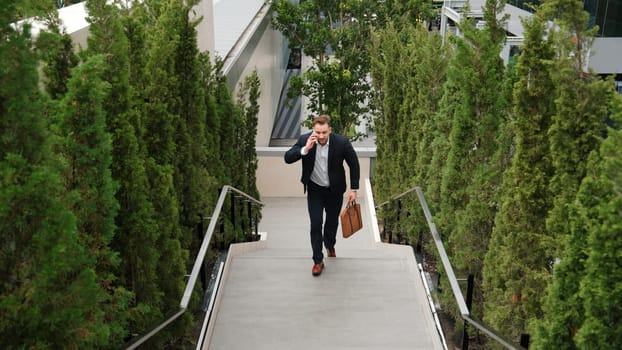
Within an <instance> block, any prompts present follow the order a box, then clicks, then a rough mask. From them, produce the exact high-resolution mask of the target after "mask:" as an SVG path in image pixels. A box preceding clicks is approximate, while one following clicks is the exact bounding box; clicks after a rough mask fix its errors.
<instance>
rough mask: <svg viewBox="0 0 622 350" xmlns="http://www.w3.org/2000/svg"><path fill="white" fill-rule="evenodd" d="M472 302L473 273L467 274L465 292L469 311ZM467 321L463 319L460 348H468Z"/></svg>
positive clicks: (466, 349)
mask: <svg viewBox="0 0 622 350" xmlns="http://www.w3.org/2000/svg"><path fill="white" fill-rule="evenodd" d="M472 304H473V274H469V277H468V278H467V293H466V306H467V308H468V309H469V312H470V311H471V306H472ZM468 326H469V325H468V323H467V321H466V320H465V321H464V328H463V329H462V350H469V330H468Z"/></svg>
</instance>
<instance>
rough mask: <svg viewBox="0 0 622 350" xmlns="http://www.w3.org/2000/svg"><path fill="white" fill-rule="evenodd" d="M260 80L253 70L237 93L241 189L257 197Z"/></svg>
mask: <svg viewBox="0 0 622 350" xmlns="http://www.w3.org/2000/svg"><path fill="white" fill-rule="evenodd" d="M260 84H261V82H260V80H259V76H258V75H257V71H253V73H251V74H250V75H249V76H248V77H246V79H245V80H244V84H243V85H242V86H241V89H240V90H239V93H238V98H237V101H238V104H239V105H240V108H241V109H242V110H243V111H244V116H243V119H242V125H241V130H240V131H241V134H240V150H239V151H240V152H241V153H242V155H243V156H244V160H243V162H242V164H240V172H241V173H242V174H244V181H243V183H242V184H241V187H240V188H241V189H242V190H243V191H244V192H246V193H247V194H249V195H251V196H252V197H254V198H259V190H258V189H257V176H256V173H257V152H256V151H255V147H256V145H255V143H256V142H255V140H256V135H257V124H258V120H257V115H258V114H259V104H258V100H259V96H260V94H261V90H260V87H261V86H260Z"/></svg>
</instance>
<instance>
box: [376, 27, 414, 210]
mask: <svg viewBox="0 0 622 350" xmlns="http://www.w3.org/2000/svg"><path fill="white" fill-rule="evenodd" d="M372 39H373V45H374V51H373V54H372V71H371V72H372V78H373V79H372V80H373V83H374V88H375V90H376V92H377V95H376V99H377V102H376V104H377V108H378V110H379V113H378V114H377V115H376V117H375V118H374V132H375V133H376V163H375V167H374V189H375V196H376V198H377V199H378V200H379V201H383V200H386V199H389V197H391V196H393V195H397V194H399V189H400V186H401V184H400V181H399V180H400V179H399V175H397V174H396V173H397V171H396V169H400V168H401V167H400V166H399V165H398V162H397V153H398V146H399V139H398V138H397V137H396V135H397V134H398V131H399V125H400V124H399V110H400V106H401V105H402V96H403V93H404V89H405V87H406V84H405V75H404V74H402V72H401V70H400V69H399V68H397V67H399V66H400V62H401V61H402V58H403V56H402V45H403V42H402V41H401V39H400V36H399V32H398V31H397V29H396V28H395V27H394V26H393V25H391V24H389V25H388V27H387V28H386V29H384V30H382V31H380V32H379V34H378V36H375V37H372Z"/></svg>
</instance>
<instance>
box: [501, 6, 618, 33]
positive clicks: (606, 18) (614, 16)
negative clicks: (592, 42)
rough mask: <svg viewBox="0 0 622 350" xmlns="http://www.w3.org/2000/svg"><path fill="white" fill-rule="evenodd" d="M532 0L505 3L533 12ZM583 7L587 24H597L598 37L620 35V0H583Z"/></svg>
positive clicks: (592, 25) (591, 25)
mask: <svg viewBox="0 0 622 350" xmlns="http://www.w3.org/2000/svg"><path fill="white" fill-rule="evenodd" d="M534 2H536V3H537V1H534V0H508V1H507V4H508V5H512V6H515V7H518V8H520V9H523V10H525V11H529V12H533V10H532V9H531V8H530V4H533V3H534ZM583 4H584V9H585V11H587V12H588V13H589V14H590V21H589V26H590V28H591V27H594V26H595V25H597V26H598V34H597V36H598V37H618V38H620V37H622V0H584V1H583Z"/></svg>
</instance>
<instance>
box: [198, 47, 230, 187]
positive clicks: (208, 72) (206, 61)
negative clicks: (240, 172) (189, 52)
mask: <svg viewBox="0 0 622 350" xmlns="http://www.w3.org/2000/svg"><path fill="white" fill-rule="evenodd" d="M222 63H223V62H222V60H220V59H217V60H216V64H212V63H211V60H210V57H209V55H208V54H207V53H201V54H200V55H199V64H200V69H201V70H200V74H201V79H202V85H203V87H204V93H205V96H204V100H205V108H206V114H205V141H206V146H205V147H206V149H207V157H206V160H205V161H206V163H205V164H204V165H203V166H204V167H206V168H209V169H210V174H211V175H212V176H214V177H215V178H216V181H217V185H218V186H221V185H222V184H223V181H224V178H225V169H224V164H223V162H222V157H221V152H222V151H221V149H220V115H219V114H218V111H217V109H218V108H217V102H216V92H217V88H218V80H219V79H221V78H220V75H221V74H220V71H221V68H222Z"/></svg>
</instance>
